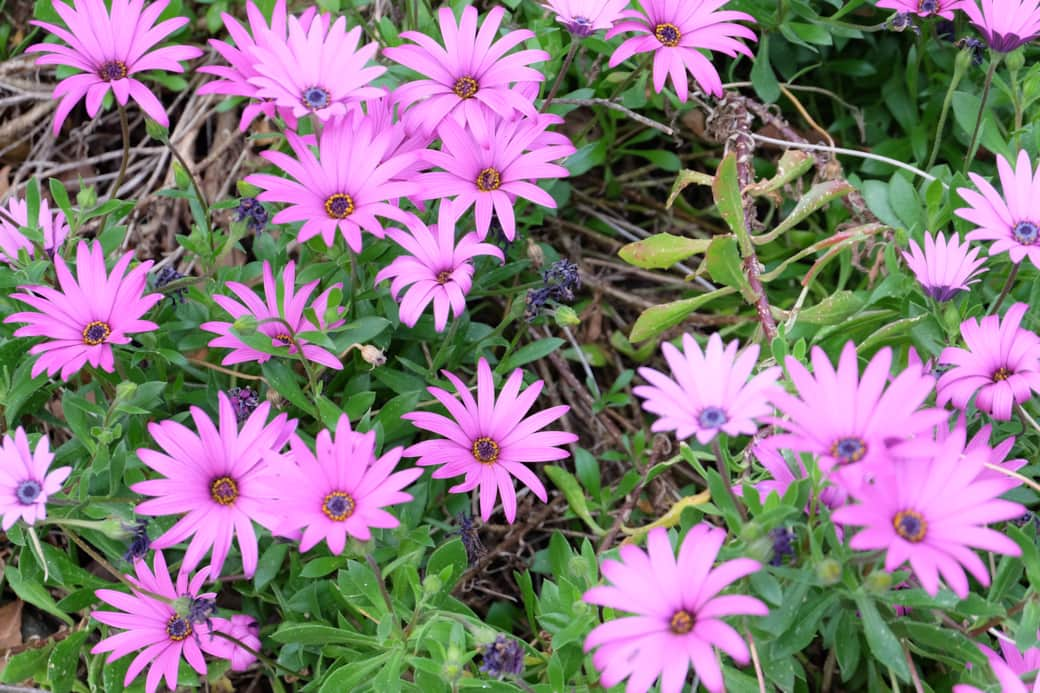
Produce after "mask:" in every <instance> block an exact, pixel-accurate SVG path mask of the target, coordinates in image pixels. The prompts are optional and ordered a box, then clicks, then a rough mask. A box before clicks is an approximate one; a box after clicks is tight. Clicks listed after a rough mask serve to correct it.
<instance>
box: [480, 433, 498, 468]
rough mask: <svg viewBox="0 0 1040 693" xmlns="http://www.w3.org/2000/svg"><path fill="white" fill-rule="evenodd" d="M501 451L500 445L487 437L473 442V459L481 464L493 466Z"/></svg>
mask: <svg viewBox="0 0 1040 693" xmlns="http://www.w3.org/2000/svg"><path fill="white" fill-rule="evenodd" d="M501 450H502V448H500V447H499V446H498V443H496V442H495V441H493V440H491V439H490V438H488V437H487V436H482V437H480V438H477V439H476V440H474V441H473V459H475V460H476V461H477V462H480V463H481V464H493V463H494V462H495V460H497V459H498V453H499V452H500V451H501Z"/></svg>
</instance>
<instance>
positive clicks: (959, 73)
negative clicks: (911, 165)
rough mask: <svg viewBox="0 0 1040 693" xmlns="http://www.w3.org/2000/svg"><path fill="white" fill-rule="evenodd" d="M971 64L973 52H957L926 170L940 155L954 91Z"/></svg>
mask: <svg viewBox="0 0 1040 693" xmlns="http://www.w3.org/2000/svg"><path fill="white" fill-rule="evenodd" d="M961 55H965V56H967V59H966V60H965V59H961ZM970 64H971V53H970V52H968V51H962V52H961V53H958V54H957V59H956V60H955V61H954V64H953V75H952V76H951V77H950V86H949V87H948V88H947V89H946V96H945V98H943V104H942V111H940V112H939V124H938V125H936V126H935V142H934V143H933V144H932V154H931V156H929V157H928V164H927V165H926V166H925V167H924V170H925V171H928V170H930V169H931V168H932V166H934V165H935V159H936V158H937V157H938V156H939V146H940V145H941V144H942V134H943V129H945V127H946V116H947V115H949V113H950V106H951V105H953V92H954V91H955V90H956V89H957V85H958V84H960V81H961V79H962V78H963V77H964V72H965V70H966V69H967V67H968V65H970Z"/></svg>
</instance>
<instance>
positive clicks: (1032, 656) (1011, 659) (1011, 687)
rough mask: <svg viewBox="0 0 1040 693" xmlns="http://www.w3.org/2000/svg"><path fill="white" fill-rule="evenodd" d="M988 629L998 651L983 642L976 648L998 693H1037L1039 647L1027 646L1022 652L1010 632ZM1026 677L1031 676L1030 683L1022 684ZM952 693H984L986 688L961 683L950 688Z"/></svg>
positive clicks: (1039, 666)
mask: <svg viewBox="0 0 1040 693" xmlns="http://www.w3.org/2000/svg"><path fill="white" fill-rule="evenodd" d="M990 632H991V633H993V635H995V636H996V637H997V642H998V643H1000V652H999V653H997V652H996V651H994V650H992V649H990V648H988V647H986V646H985V645H982V644H978V648H979V649H980V650H982V654H984V655H986V660H987V661H988V663H989V668H990V669H992V670H993V675H994V676H995V677H996V678H997V683H999V684H1000V690H1001V693H1037V691H1038V690H1040V680H1037V679H1036V674H1037V670H1038V669H1040V648H1037V647H1030V648H1029V649H1028V650H1026V651H1025V652H1021V651H1020V650H1019V649H1018V647H1016V646H1015V640H1014V638H1012V637H1011V636H1010V635H1007V634H1006V633H1002V632H1000V631H994V630H992V629H991V630H990ZM1001 655H1003V656H1001ZM1029 679H1033V685H1032V686H1027V685H1026V684H1025V683H1023V680H1025V681H1028V680H1029ZM953 693H986V690H984V689H981V688H976V687H975V686H970V685H967V684H963V683H962V684H958V685H956V686H954V687H953Z"/></svg>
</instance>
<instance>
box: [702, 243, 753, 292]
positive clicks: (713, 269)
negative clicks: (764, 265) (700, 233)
mask: <svg viewBox="0 0 1040 693" xmlns="http://www.w3.org/2000/svg"><path fill="white" fill-rule="evenodd" d="M704 262H705V264H706V265H707V267H708V274H709V275H711V278H712V280H713V281H715V282H718V283H719V284H724V285H725V286H728V287H731V288H734V289H739V290H740V292H741V294H742V295H743V296H744V297H745V298H747V299H748V300H749V301H753V300H754V295H753V294H752V293H751V286H750V284H748V279H747V277H746V276H745V275H744V267H743V264H742V263H741V261H740V253H739V252H738V251H737V239H736V238H734V237H733V236H716V237H715V238H713V239H712V240H711V245H710V246H708V252H707V253H706V254H705V256H704Z"/></svg>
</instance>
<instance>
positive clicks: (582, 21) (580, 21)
mask: <svg viewBox="0 0 1040 693" xmlns="http://www.w3.org/2000/svg"><path fill="white" fill-rule="evenodd" d="M567 29H568V30H569V31H570V32H571V33H572V34H574V35H575V36H579V37H583V38H584V37H585V36H591V35H592V20H591V19H589V18H588V17H583V16H581V15H578V16H577V17H574V18H573V19H571V21H570V24H568V25H567Z"/></svg>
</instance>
